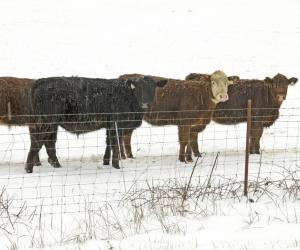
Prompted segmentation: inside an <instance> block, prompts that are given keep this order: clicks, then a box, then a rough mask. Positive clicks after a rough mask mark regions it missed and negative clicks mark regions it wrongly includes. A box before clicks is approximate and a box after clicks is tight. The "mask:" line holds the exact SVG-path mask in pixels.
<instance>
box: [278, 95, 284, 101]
mask: <svg viewBox="0 0 300 250" xmlns="http://www.w3.org/2000/svg"><path fill="white" fill-rule="evenodd" d="M284 100H285V95H277V101H278V102H283V101H284Z"/></svg>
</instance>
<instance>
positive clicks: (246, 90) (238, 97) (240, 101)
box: [186, 73, 298, 155]
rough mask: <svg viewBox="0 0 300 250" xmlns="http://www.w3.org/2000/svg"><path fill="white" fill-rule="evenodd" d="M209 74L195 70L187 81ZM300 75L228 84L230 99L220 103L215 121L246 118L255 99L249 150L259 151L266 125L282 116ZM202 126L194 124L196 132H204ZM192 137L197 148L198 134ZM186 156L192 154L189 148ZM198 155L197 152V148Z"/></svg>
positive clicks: (277, 76)
mask: <svg viewBox="0 0 300 250" xmlns="http://www.w3.org/2000/svg"><path fill="white" fill-rule="evenodd" d="M205 77H207V75H203V74H196V73H192V74H190V75H188V76H187V77H186V79H187V80H202V79H203V78H205ZM297 80H298V79H297V78H295V77H292V78H290V79H288V78H287V77H286V76H284V75H282V74H277V75H275V76H274V77H273V78H272V79H271V78H269V77H267V78H265V79H264V80H263V81H262V80H244V79H241V80H237V79H236V83H237V84H234V85H232V86H230V87H229V89H228V95H229V97H230V98H229V100H228V101H226V102H222V103H219V104H218V105H217V107H216V109H215V111H214V114H213V118H212V119H213V121H215V122H216V123H219V124H225V125H233V124H238V123H242V122H246V121H247V101H248V99H250V98H251V99H252V118H251V127H252V129H251V134H250V153H251V154H259V153H260V143H259V142H260V138H261V136H262V133H263V129H264V128H265V127H270V126H271V125H272V124H274V122H275V121H276V120H277V119H278V117H279V108H280V106H281V104H282V103H283V101H284V100H285V98H286V95H287V89H288V86H289V85H294V84H295V83H296V82H297ZM202 130H203V128H202V127H201V126H200V127H195V128H194V131H196V132H201V131H202ZM193 136H195V138H193V139H192V141H193V142H195V143H196V144H195V145H194V146H192V150H193V151H194V149H195V150H196V148H198V145H197V141H198V140H197V139H198V138H197V137H198V133H194V134H193ZM186 153H187V155H190V154H191V149H190V148H188V150H187V152H186ZM194 153H195V154H196V155H197V154H198V151H197V150H196V151H194Z"/></svg>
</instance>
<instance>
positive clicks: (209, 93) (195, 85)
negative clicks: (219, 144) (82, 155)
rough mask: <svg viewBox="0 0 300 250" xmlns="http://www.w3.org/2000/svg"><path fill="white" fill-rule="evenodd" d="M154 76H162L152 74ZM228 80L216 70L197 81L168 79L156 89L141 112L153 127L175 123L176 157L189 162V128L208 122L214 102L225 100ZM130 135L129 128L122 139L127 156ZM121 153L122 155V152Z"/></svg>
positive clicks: (129, 149)
mask: <svg viewBox="0 0 300 250" xmlns="http://www.w3.org/2000/svg"><path fill="white" fill-rule="evenodd" d="M139 76H140V75H139V74H132V75H123V76H120V78H123V79H124V78H134V77H139ZM154 79H157V80H160V79H162V78H161V77H154ZM231 83H232V82H231V81H230V80H228V78H227V76H226V75H225V74H224V73H223V72H222V71H216V72H214V73H213V74H212V75H210V76H209V77H207V78H205V79H202V80H201V81H185V80H175V79H168V83H167V85H166V86H165V87H163V88H161V89H157V91H156V95H155V99H154V101H153V103H152V104H151V105H150V108H149V109H148V111H147V112H146V113H145V115H144V120H145V121H147V122H148V123H150V124H151V125H155V126H164V125H177V126H178V134H179V143H180V151H179V160H180V161H182V162H185V161H186V160H187V161H191V159H190V158H186V155H185V149H186V147H187V145H188V144H189V143H190V138H192V137H191V136H190V132H191V131H192V128H193V127H194V126H204V127H205V126H206V125H207V124H208V123H209V122H210V120H211V116H212V114H213V110H214V109H215V107H216V104H217V103H219V102H224V101H226V100H228V95H227V89H228V85H230V84H231ZM131 134H132V131H131V132H129V133H127V134H126V135H125V137H124V138H123V142H124V144H125V149H126V154H127V157H132V152H131V147H130V139H131ZM191 145H194V143H191ZM121 154H122V157H125V154H124V152H123V153H122V152H121ZM198 156H200V152H199V154H198Z"/></svg>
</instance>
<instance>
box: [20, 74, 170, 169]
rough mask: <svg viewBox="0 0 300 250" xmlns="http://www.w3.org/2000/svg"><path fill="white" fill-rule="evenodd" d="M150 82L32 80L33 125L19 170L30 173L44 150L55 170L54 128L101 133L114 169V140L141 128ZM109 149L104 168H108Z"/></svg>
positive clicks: (116, 164)
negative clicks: (23, 169) (129, 130)
mask: <svg viewBox="0 0 300 250" xmlns="http://www.w3.org/2000/svg"><path fill="white" fill-rule="evenodd" d="M166 82H167V81H166V80H162V81H159V82H155V81H154V80H153V79H151V78H150V77H143V78H140V79H138V80H121V79H110V80H107V79H92V78H83V77H51V78H44V79H39V80H37V81H36V82H35V83H34V85H33V87H32V93H31V96H32V105H33V111H34V113H35V115H36V116H37V119H36V121H37V123H36V124H35V125H34V126H31V127H32V128H33V129H32V131H31V147H30V151H29V153H28V157H27V162H26V167H25V170H26V172H27V173H32V170H33V162H34V159H35V157H36V155H37V154H38V152H39V150H40V149H41V147H42V145H45V147H46V150H47V153H48V155H49V159H48V161H49V163H50V164H51V165H52V166H53V167H61V165H60V163H59V161H58V159H57V156H56V148H55V143H56V140H57V129H58V126H61V127H63V128H64V129H65V130H67V131H69V132H71V133H75V134H77V135H80V134H83V133H87V132H91V131H95V130H99V129H101V128H106V129H107V143H108V145H109V146H110V147H108V148H109V149H112V152H113V156H112V165H113V167H114V168H119V148H118V136H121V135H122V134H123V132H124V131H126V129H134V128H137V127H139V126H140V125H141V123H142V117H143V111H144V108H147V107H148V104H149V103H151V102H152V100H153V98H154V94H155V88H156V87H162V86H164V85H165V84H166ZM107 151H108V150H107ZM109 160H110V150H109V152H106V154H105V157H104V164H109Z"/></svg>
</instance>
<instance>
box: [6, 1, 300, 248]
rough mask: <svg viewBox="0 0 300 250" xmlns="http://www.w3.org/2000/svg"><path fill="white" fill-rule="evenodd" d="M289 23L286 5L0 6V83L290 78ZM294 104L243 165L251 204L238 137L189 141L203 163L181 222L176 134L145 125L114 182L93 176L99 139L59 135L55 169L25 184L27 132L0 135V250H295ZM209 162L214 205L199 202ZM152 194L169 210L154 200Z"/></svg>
mask: <svg viewBox="0 0 300 250" xmlns="http://www.w3.org/2000/svg"><path fill="white" fill-rule="evenodd" d="M299 16H300V2H299V1H296V0H285V1H284V0H272V1H271V0H264V1H259V0H252V1H249V0H225V1H221V0H219V1H218V0H211V1H207V0H206V1H196V0H188V1H179V0H174V1H167V0H152V1H145V0H139V1H138V0H127V1H120V0H119V1H118V0H111V1H108V0H101V1H96V0H86V1H82V0H73V1H71V0H69V1H68V0H60V1H58V0H54V1H53V0H52V1H50V0H44V1H38V0H23V1H22V0H9V1H8V0H0V33H1V36H0V51H1V53H0V62H1V63H0V75H3V76H4V75H9V76H16V77H29V78H39V77H46V76H59V75H64V76H71V75H78V76H87V77H103V78H113V77H117V76H119V75H121V74H124V73H134V72H136V73H145V74H151V75H159V76H167V77H172V78H184V77H185V76H186V75H187V74H189V73H191V72H201V73H212V72H213V71H215V70H217V69H222V70H224V71H225V72H226V73H227V74H228V75H238V76H240V77H242V78H264V77H266V76H274V75H275V74H276V73H278V72H280V73H283V74H285V75H287V76H288V77H297V78H300V75H299V67H298V64H299V63H298V62H299V59H300V50H299V48H298V47H299V44H300V20H299ZM299 90H300V85H299V83H298V84H296V85H295V86H293V87H290V88H289V91H288V97H287V100H286V101H285V102H284V104H283V105H282V109H281V116H280V119H279V120H278V121H277V122H276V124H275V125H274V126H272V127H271V128H270V129H268V130H265V131H264V134H263V137H262V141H261V145H262V148H263V154H262V157H261V158H260V156H251V157H250V176H249V179H250V183H251V185H252V186H250V193H249V197H250V198H252V199H253V200H254V203H251V202H249V201H248V200H246V199H244V198H242V196H241V192H242V182H241V180H242V179H243V174H244V169H243V168H244V148H245V129H246V126H245V124H241V125H237V126H221V125H217V124H215V123H211V124H210V125H209V126H208V127H207V129H206V130H205V131H204V132H203V133H201V134H200V135H199V146H200V149H201V150H202V151H204V152H205V157H204V158H202V159H199V162H198V165H197V166H196V168H195V172H194V175H193V178H192V183H191V189H190V195H191V197H190V198H189V199H187V202H186V204H185V209H186V211H185V212H182V211H179V210H177V209H179V208H180V204H181V202H182V200H181V199H180V195H176V194H175V195H174V193H173V192H175V191H176V189H178V190H179V191H180V190H182V187H185V185H186V183H187V181H188V179H189V177H190V175H191V171H192V167H193V164H194V163H190V164H184V163H180V162H179V161H178V159H177V158H178V157H177V154H178V150H179V146H178V137H177V129H176V127H173V126H167V127H152V126H150V125H149V124H147V123H143V125H142V127H141V128H139V129H137V130H136V131H135V132H134V136H133V143H132V144H133V153H134V155H135V156H136V159H127V160H123V161H122V162H121V164H122V169H121V170H120V171H116V170H115V169H113V168H112V167H111V166H103V165H102V156H103V152H104V147H105V143H104V142H105V131H104V130H100V131H97V132H95V133H88V134H85V135H83V136H79V137H78V138H77V137H76V136H73V135H71V134H69V133H67V132H65V131H64V130H62V129H60V130H59V135H58V143H57V148H58V157H59V159H61V162H62V165H63V168H61V169H53V168H51V167H50V166H49V164H48V163H47V157H46V153H45V150H44V149H43V150H42V152H41V159H42V163H43V166H41V167H35V168H34V173H33V174H30V175H29V174H25V173H24V162H25V160H26V156H27V152H28V148H29V136H28V129H27V128H26V127H12V128H7V127H5V126H1V127H0V136H1V142H0V159H1V162H0V188H4V187H5V192H4V194H3V195H2V197H3V198H7V199H8V201H9V204H10V210H9V212H10V216H8V215H7V214H5V213H1V220H0V242H1V243H0V245H1V244H2V247H1V249H18V248H19V249H28V248H44V249H60V250H65V249H151V250H152V249H299V248H300V247H299V246H300V235H299V232H300V230H299V229H300V224H299V220H300V219H299V218H300V204H299V194H298V192H297V190H298V189H299V184H298V183H299V157H298V154H299V146H300V145H299V143H300V142H299V139H298V138H299V116H300V109H299V108H300V106H299V102H298V98H299ZM218 152H220V155H219V157H218V160H217V166H216V169H215V170H214V172H213V175H212V179H211V189H210V188H209V189H208V191H210V192H211V196H207V195H206V196H202V195H201V196H200V198H199V197H198V198H197V194H198V193H197V192H199V194H200V193H201V192H200V191H201V190H202V189H203V188H205V187H206V186H207V185H206V184H207V182H208V176H209V174H210V171H211V169H212V165H213V163H214V161H215V158H216V156H217V153H218ZM258 173H259V174H258ZM256 181H258V183H259V184H258V187H257V189H258V191H257V189H255V183H256ZM269 182H270V183H271V184H270V185H269V184H268V183H269ZM293 185H294V186H293ZM172 187H174V188H173V189H172ZM214 187H218V188H216V189H215V191H214V192H213V188H214ZM292 187H295V189H293V190H292ZM151 188H153V190H159V192H161V193H162V194H165V193H164V190H163V189H164V188H167V190H168V191H169V192H168V193H167V194H168V195H171V197H169V199H167V198H164V197H160V199H158V198H159V197H154V198H156V200H155V199H154V198H153V197H152V196H151V195H150V194H151V192H150V190H152V189H151ZM155 188H157V189H155ZM174 190H175V191H174ZM199 190H200V191H199ZM255 190H256V192H254V191H255ZM202 191H203V190H202ZM235 191H236V192H237V194H236V195H234V194H233V193H234V192H235ZM159 192H158V194H155V195H157V196H159V194H160V193H159ZM193 192H194V195H195V196H193ZM218 192H220V193H221V194H219V193H218ZM201 194H202V193H201ZM172 195H174V196H172ZM149 197H152V198H153V199H154V200H153V201H152V202H153V203H151V199H149ZM148 199H149V200H148ZM198 199H199V200H198ZM2 201H3V200H2ZM5 201H6V199H4V202H5ZM120 201H121V202H120ZM143 201H144V202H145V201H147V202H145V204H144V205H141V204H142V202H143ZM154 201H155V202H154ZM24 202H25V203H24ZM0 203H1V200H0ZM148 203H149V204H148ZM23 205H24V207H23ZM137 205H139V206H142V208H143V210H139V206H137ZM22 207H23V208H24V209H23V210H22V212H21V213H20V216H19V217H18V216H15V214H18V213H19V212H20V209H21V208H22ZM172 208H173V210H172ZM0 211H1V207H0ZM2 211H5V210H2ZM39 215H41V216H39ZM8 217H9V218H11V219H12V221H9V220H8ZM3 229H5V230H3ZM17 247H18V248H17Z"/></svg>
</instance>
